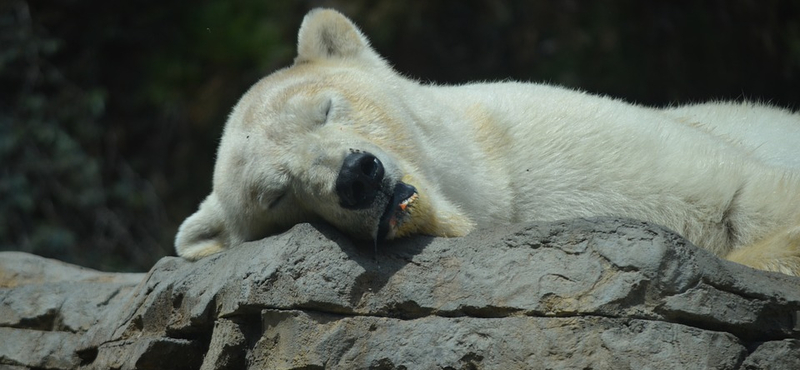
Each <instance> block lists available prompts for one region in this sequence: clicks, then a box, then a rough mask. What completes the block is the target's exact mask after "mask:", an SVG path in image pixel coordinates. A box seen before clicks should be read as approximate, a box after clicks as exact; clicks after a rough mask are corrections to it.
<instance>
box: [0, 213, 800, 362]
mask: <svg viewBox="0 0 800 370" xmlns="http://www.w3.org/2000/svg"><path fill="white" fill-rule="evenodd" d="M376 247H377V249H376ZM14 260H26V261H28V260H30V261H37V263H39V264H41V265H42V266H43V267H42V268H40V269H38V270H34V269H23V270H28V271H31V274H30V275H26V276H23V275H20V274H19V273H16V275H14V274H15V273H14V272H13V271H15V270H13V268H12V267H9V266H11V265H14V264H15V262H14ZM51 264H52V265H53V266H54V267H52V268H51V267H49V265H51ZM58 269H61V270H64V271H68V272H63V273H58V274H56V273H55V272H54V271H56V270H58ZM9 271H11V272H9ZM75 271H82V273H76V272H75ZM84 274H96V275H94V278H88V276H89V275H84ZM9 276H11V278H10V279H9V278H8V277H9ZM14 276H16V277H14ZM64 276H67V278H65V277H64ZM101 276H102V277H103V278H102V279H101V278H100V277H101ZM0 278H2V279H0V286H2V287H3V288H2V290H1V291H0V294H2V295H1V296H2V297H3V298H2V305H0V338H19V340H6V339H3V340H2V343H3V344H0V369H2V368H3V366H6V367H7V368H10V369H12V368H13V369H16V368H20V369H25V368H28V369H30V368H48V369H71V368H81V369H245V368H249V369H560V368H565V369H571V368H586V369H588V368H592V369H630V368H645V369H687V368H710V369H760V368H770V369H800V324H799V323H798V312H800V289H799V288H800V279H798V278H794V277H789V276H785V275H781V274H777V273H769V272H763V271H757V270H753V269H750V268H747V267H745V266H741V265H738V264H734V263H731V262H728V261H724V260H721V259H719V258H716V257H715V256H713V255H711V254H710V253H708V252H706V251H704V250H701V249H698V248H696V247H695V246H693V245H691V244H690V243H688V242H687V241H686V240H685V239H683V238H681V237H680V236H678V235H676V234H674V233H672V232H670V231H668V230H665V229H663V228H660V227H658V226H655V225H651V224H646V223H642V222H637V221H632V220H625V219H615V218H598V219H577V220H568V221H561V222H552V223H528V224H521V225H514V226H508V227H503V228H498V229H493V230H482V231H478V232H474V233H472V234H471V235H469V236H467V237H464V238H453V239H442V238H430V237H415V238H409V239H405V240H401V241H397V242H391V243H383V244H381V245H377V246H374V245H372V244H371V243H359V242H354V241H352V240H351V239H349V238H348V237H346V236H344V235H342V234H340V233H339V232H338V231H336V230H335V229H333V228H331V227H329V226H326V225H311V224H301V225H297V226H295V227H294V228H292V229H291V230H289V231H287V232H285V233H283V234H280V235H276V236H273V237H270V238H266V239H263V240H259V241H254V242H249V243H245V244H243V245H241V246H238V247H236V248H234V249H231V250H229V251H227V252H225V253H221V254H218V255H214V256H211V257H208V258H205V259H202V260H200V261H197V262H188V261H185V260H182V259H179V258H175V257H165V258H163V259H161V260H160V261H159V262H158V263H157V264H156V265H155V266H154V267H153V268H152V269H151V270H150V272H148V273H147V274H146V275H142V274H119V275H117V274H104V273H98V272H90V271H87V270H85V269H80V268H77V267H71V266H64V264H61V263H60V262H57V261H52V260H45V259H41V258H37V257H33V256H30V255H24V254H20V253H4V254H0ZM103 279H106V280H103ZM48 292H52V294H50V293H48Z"/></svg>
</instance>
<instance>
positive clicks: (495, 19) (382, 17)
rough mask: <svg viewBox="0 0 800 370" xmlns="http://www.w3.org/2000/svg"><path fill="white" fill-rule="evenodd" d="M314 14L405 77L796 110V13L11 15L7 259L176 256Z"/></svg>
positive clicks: (769, 4)
mask: <svg viewBox="0 0 800 370" xmlns="http://www.w3.org/2000/svg"><path fill="white" fill-rule="evenodd" d="M316 6H329V7H334V8H337V9H339V10H340V11H342V12H344V13H345V14H347V15H348V16H350V17H351V18H352V19H353V20H354V21H355V22H356V23H357V24H359V25H360V26H361V27H362V29H363V31H364V32H365V34H367V35H368V37H370V39H371V41H372V44H373V46H374V47H375V48H376V49H377V50H378V52H379V53H381V54H382V55H384V56H385V57H386V58H387V59H388V60H389V61H390V62H391V63H392V64H393V65H394V66H395V67H396V69H397V70H398V71H400V72H401V73H403V74H405V75H407V76H410V77H413V78H417V79H420V80H422V81H432V82H436V83H461V82H466V81H473V80H497V79H514V80H530V81H540V82H549V83H554V84H560V85H565V86H569V87H575V88H580V89H583V90H586V91H589V92H593V93H600V94H606V95H610V96H614V97H619V98H624V99H626V100H629V101H632V102H636V103H640V104H646V105H653V106H667V105H671V104H680V103H689V102H697V101H703V100H709V99H732V100H742V99H748V100H758V101H765V102H769V103H772V104H775V105H779V106H782V107H787V108H794V107H795V106H796V104H797V103H798V101H799V100H800V99H798V98H800V96H799V95H800V89H798V86H799V85H798V82H800V1H796V0H793V1H770V0H749V1H748V0H742V1H737V0H730V1H728V0H718V1H638V0H631V1H602V2H599V1H598V2H590V1H563V0H559V1H507V2H501V1H492V0H485V1H478V0H475V1H456V0H450V1H407V2H403V1H394V0H384V1H268V0H238V1H237V0H198V1H172V0H161V1H143V0H129V1H121V2H118V1H108V0H61V1H54V0H3V1H0V250H20V251H26V252H32V253H36V254H39V255H43V256H48V257H54V258H58V259H61V260H65V261H68V262H72V263H78V264H81V265H84V266H89V267H94V268H98V269H103V270H116V271H131V270H133V271H135V270H139V271H141V270H146V269H148V268H149V267H150V266H152V264H153V263H154V262H155V261H156V260H157V259H159V258H160V257H162V256H164V255H168V254H173V250H172V238H173V236H174V234H175V231H176V229H177V226H178V225H179V224H180V222H181V221H183V219H184V218H185V217H187V216H188V215H190V214H191V213H192V212H194V210H195V209H196V207H197V205H198V204H199V202H200V201H201V200H202V199H203V198H204V197H205V196H206V195H207V194H208V192H209V191H210V188H211V171H212V167H213V161H214V153H215V150H216V145H217V142H218V138H219V135H220V133H221V130H222V127H223V124H224V121H225V117H226V115H227V114H228V112H229V110H230V108H231V107H232V106H233V104H234V103H235V102H236V100H237V98H238V97H239V96H240V95H241V94H242V93H243V92H244V91H245V90H246V89H247V88H248V87H249V86H250V85H251V84H253V83H254V82H256V81H257V79H258V78H260V77H261V76H263V75H266V74H268V73H270V72H271V71H273V70H275V69H277V68H280V67H283V66H286V65H288V64H290V63H291V61H292V59H293V57H294V53H295V50H294V48H295V46H294V45H295V42H296V32H297V28H298V27H299V25H300V22H301V21H302V17H303V15H304V14H305V12H306V11H308V10H309V9H311V8H313V7H316Z"/></svg>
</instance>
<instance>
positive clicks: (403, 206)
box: [400, 193, 418, 211]
mask: <svg viewBox="0 0 800 370" xmlns="http://www.w3.org/2000/svg"><path fill="white" fill-rule="evenodd" d="M417 197H418V195H417V193H414V194H411V196H410V197H408V199H406V200H404V201H402V202H400V210H402V211H405V210H406V207H408V205H409V204H411V203H413V202H414V201H415V200H417Z"/></svg>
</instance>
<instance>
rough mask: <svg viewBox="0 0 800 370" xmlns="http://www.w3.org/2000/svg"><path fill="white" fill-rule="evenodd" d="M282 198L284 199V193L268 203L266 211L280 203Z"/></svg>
mask: <svg viewBox="0 0 800 370" xmlns="http://www.w3.org/2000/svg"><path fill="white" fill-rule="evenodd" d="M284 197H286V193H283V194H281V195H278V196H277V197H275V199H273V200H272V201H270V202H269V204H268V205H267V209H272V208H274V207H275V206H277V205H278V203H280V202H281V200H283V198H284Z"/></svg>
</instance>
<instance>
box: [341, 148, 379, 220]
mask: <svg viewBox="0 0 800 370" xmlns="http://www.w3.org/2000/svg"><path fill="white" fill-rule="evenodd" d="M383 172H384V169H383V164H381V161H380V160H378V158H376V157H375V156H374V155H372V154H369V153H365V152H354V153H350V154H348V155H347V157H345V158H344V163H342V169H341V170H339V177H337V178H336V193H337V194H338V195H339V202H340V204H341V205H342V207H344V208H349V209H360V208H367V207H369V206H370V204H372V202H373V201H374V200H375V196H376V195H377V194H378V191H379V190H380V187H381V181H383Z"/></svg>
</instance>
